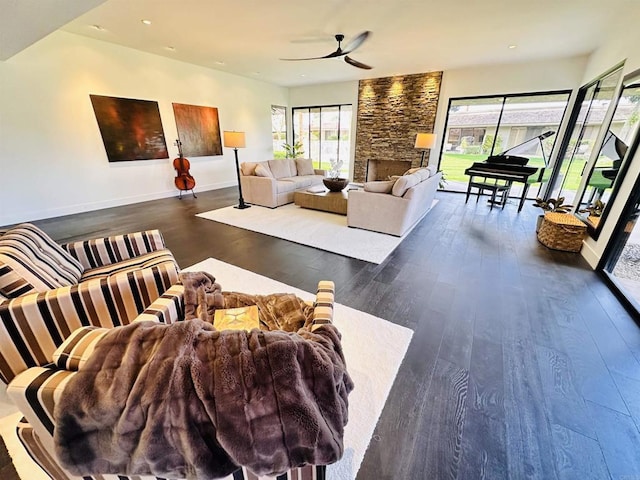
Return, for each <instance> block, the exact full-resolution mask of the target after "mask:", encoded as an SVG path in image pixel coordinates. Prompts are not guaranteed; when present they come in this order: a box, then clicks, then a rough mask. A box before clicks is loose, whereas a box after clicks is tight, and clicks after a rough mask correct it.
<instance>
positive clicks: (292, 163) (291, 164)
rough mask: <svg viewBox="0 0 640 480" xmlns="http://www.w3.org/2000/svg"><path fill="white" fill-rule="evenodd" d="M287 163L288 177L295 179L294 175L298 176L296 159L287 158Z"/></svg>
mask: <svg viewBox="0 0 640 480" xmlns="http://www.w3.org/2000/svg"><path fill="white" fill-rule="evenodd" d="M287 161H288V162H289V176H291V177H295V176H296V175H298V167H297V166H296V159H295V158H287Z"/></svg>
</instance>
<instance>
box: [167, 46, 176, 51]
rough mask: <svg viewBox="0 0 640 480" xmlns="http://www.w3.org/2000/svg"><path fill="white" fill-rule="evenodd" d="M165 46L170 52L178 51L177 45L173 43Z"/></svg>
mask: <svg viewBox="0 0 640 480" xmlns="http://www.w3.org/2000/svg"><path fill="white" fill-rule="evenodd" d="M164 48H166V49H167V50H169V51H170V52H175V51H176V47H172V46H171V45H169V46H167V47H164Z"/></svg>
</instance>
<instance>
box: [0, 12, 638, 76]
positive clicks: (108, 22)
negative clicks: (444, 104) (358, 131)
mask: <svg viewBox="0 0 640 480" xmlns="http://www.w3.org/2000/svg"><path fill="white" fill-rule="evenodd" d="M23 1H24V2H26V3H27V4H29V3H30V4H38V5H40V6H39V7H38V8H35V7H32V10H33V14H34V15H35V16H37V17H38V18H39V19H41V18H43V17H45V16H46V12H43V9H42V5H43V4H45V3H50V4H51V3H55V5H56V9H57V11H60V10H62V11H66V10H68V11H70V12H72V13H75V10H77V8H78V4H79V3H82V2H79V1H78V0H56V1H55V2H52V1H51V0H48V2H43V1H42V0H37V1H36V0H28V1H27V0H0V7H2V11H3V12H6V10H5V8H4V6H5V4H15V3H16V2H23ZM41 2H42V3H41ZM87 3H89V2H87V1H86V0H85V2H84V4H85V5H86V4H87ZM92 3H93V4H95V3H100V0H92ZM639 5H640V4H639V3H638V1H637V0H561V1H558V0H485V1H483V2H480V1H478V0H449V1H444V0H442V1H435V0H341V1H336V0H273V1H265V0H234V1H222V0H106V1H104V3H102V4H100V5H98V6H96V7H95V8H93V9H92V10H89V11H87V12H86V13H84V14H82V15H80V16H78V17H77V18H75V19H74V20H72V21H70V23H68V24H66V25H64V26H62V30H64V31H67V32H71V33H76V34H79V35H84V36H87V37H91V38H95V39H99V40H103V41H106V42H112V43H116V44H119V45H123V46H126V47H130V48H134V49H137V50H142V51H145V52H149V53H153V54H156V55H161V56H164V57H169V58H174V59H178V60H181V61H184V62H188V63H193V64H196V65H202V66H205V67H209V68H213V69H216V70H221V71H226V72H230V73H234V74H238V75H243V76H247V77H252V78H256V79H261V80H263V81H266V82H271V83H275V84H278V85H282V86H296V85H304V84H313V83H325V82H337V81H348V80H357V79H363V78H374V77H385V76H391V75H397V74H409V73H418V72H427V71H435V70H449V69H454V68H460V67H467V66H474V65H488V64H489V65H490V64H500V63H513V62H526V61H531V60H541V59H548V58H562V57H570V56H576V55H583V54H588V53H591V52H592V51H593V50H594V49H596V48H597V47H598V46H599V45H600V44H602V43H603V42H604V41H605V40H606V38H607V35H608V33H609V31H613V30H614V29H615V27H616V24H617V23H618V21H619V20H622V19H624V18H628V16H629V15H632V14H633V15H637V14H638V12H639V11H640V6H639ZM58 16H60V15H58ZM142 19H148V20H151V22H152V24H151V25H148V26H147V25H144V24H142V23H141V20H142ZM52 20H56V21H57V19H52ZM14 23H15V22H14ZM33 23H36V22H33ZM26 25H29V27H26ZM93 25H99V26H100V27H102V28H103V30H97V29H95V28H93V27H92V26H93ZM57 26H58V25H56V27H57ZM22 27H24V28H22V29H21V33H22V34H23V35H29V30H30V29H31V20H30V19H25V20H24V24H23V25H22ZM365 30H369V31H371V32H372V35H371V36H370V38H369V39H368V40H367V41H366V42H365V43H364V44H363V45H362V46H361V47H360V48H359V49H357V50H356V51H355V52H353V53H352V54H351V55H350V56H351V57H353V58H354V59H356V60H358V61H360V62H363V63H366V64H369V65H372V66H373V67H374V68H373V70H368V71H367V70H361V69H358V68H354V67H352V66H350V65H348V64H346V63H345V62H344V61H343V60H342V59H341V58H337V59H335V58H333V59H325V60H310V61H303V62H285V61H282V60H279V58H286V57H295V58H297V57H309V56H321V55H325V54H327V53H330V52H332V51H333V50H335V48H336V42H335V40H334V38H333V36H334V34H336V33H344V34H345V36H346V39H345V42H343V47H344V46H345V45H346V44H348V42H349V40H350V39H351V38H353V37H354V36H356V35H357V34H359V33H360V32H362V31H365ZM510 45H516V46H517V48H513V49H510V48H508V47H509V46H510ZM167 47H173V48H174V49H175V50H169V49H168V48H167ZM217 62H223V63H224V64H223V65H222V64H220V63H217Z"/></svg>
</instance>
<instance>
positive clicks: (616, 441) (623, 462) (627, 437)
mask: <svg viewBox="0 0 640 480" xmlns="http://www.w3.org/2000/svg"><path fill="white" fill-rule="evenodd" d="M587 404H588V406H589V408H590V409H591V412H592V417H593V419H594V422H595V425H596V429H597V430H598V440H599V442H600V448H601V449H602V453H603V454H604V458H605V461H606V462H607V467H608V469H609V473H610V474H611V478H614V479H618V478H622V479H624V478H637V477H639V476H640V455H638V445H640V432H639V431H638V428H637V427H636V424H635V423H634V422H633V420H632V419H631V417H629V416H628V415H624V414H622V413H620V412H617V411H615V410H611V409H609V408H607V407H603V406H601V405H598V404H597V403H593V402H587Z"/></svg>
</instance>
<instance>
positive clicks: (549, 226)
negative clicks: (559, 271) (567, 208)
mask: <svg viewBox="0 0 640 480" xmlns="http://www.w3.org/2000/svg"><path fill="white" fill-rule="evenodd" d="M586 232H587V226H586V225H585V224H584V223H582V222H581V221H580V220H578V219H577V218H576V217H574V216H573V215H571V214H570V213H556V212H546V213H545V214H544V220H543V221H542V226H541V227H540V230H539V231H538V240H539V241H540V243H542V244H543V245H544V246H545V247H549V248H552V249H553V250H562V251H563V252H579V251H580V249H581V248H582V239H583V238H584V236H585V234H586Z"/></svg>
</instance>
